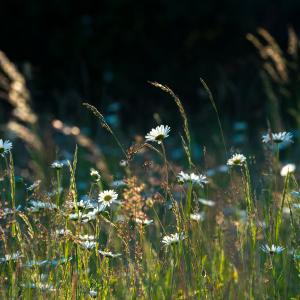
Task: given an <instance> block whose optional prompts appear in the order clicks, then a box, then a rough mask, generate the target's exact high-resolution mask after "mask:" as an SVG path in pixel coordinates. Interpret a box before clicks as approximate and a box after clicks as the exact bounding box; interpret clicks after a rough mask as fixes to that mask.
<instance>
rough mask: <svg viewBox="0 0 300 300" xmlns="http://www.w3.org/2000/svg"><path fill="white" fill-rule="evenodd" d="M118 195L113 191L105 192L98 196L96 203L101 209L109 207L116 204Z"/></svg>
mask: <svg viewBox="0 0 300 300" xmlns="http://www.w3.org/2000/svg"><path fill="white" fill-rule="evenodd" d="M117 199H118V194H117V193H116V192H115V191H114V190H106V191H103V192H101V193H100V194H99V196H98V202H99V204H100V207H101V208H106V207H109V206H110V205H111V204H112V203H114V202H116V200H117Z"/></svg>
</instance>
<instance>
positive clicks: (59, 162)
mask: <svg viewBox="0 0 300 300" xmlns="http://www.w3.org/2000/svg"><path fill="white" fill-rule="evenodd" d="M67 164H68V161H67V160H55V161H54V162H53V163H52V164H51V165H50V167H51V168H52V169H56V170H60V169H62V168H63V166H66V165H67Z"/></svg>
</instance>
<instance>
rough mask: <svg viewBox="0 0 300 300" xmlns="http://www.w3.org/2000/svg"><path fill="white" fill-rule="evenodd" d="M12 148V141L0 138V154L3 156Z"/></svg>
mask: <svg viewBox="0 0 300 300" xmlns="http://www.w3.org/2000/svg"><path fill="white" fill-rule="evenodd" d="M11 149H12V142H10V141H9V140H6V141H3V140H2V139H0V155H2V156H3V157H4V155H5V154H6V153H8V152H9V151H10V150H11Z"/></svg>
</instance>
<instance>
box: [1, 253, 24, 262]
mask: <svg viewBox="0 0 300 300" xmlns="http://www.w3.org/2000/svg"><path fill="white" fill-rule="evenodd" d="M22 257H23V255H22V254H21V253H20V252H19V251H17V252H16V253H12V254H5V255H4V257H1V258H0V263H5V262H8V261H11V260H13V261H16V260H19V259H20V258H22Z"/></svg>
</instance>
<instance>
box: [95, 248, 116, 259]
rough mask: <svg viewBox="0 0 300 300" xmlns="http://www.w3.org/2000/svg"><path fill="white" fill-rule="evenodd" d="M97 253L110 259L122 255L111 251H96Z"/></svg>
mask: <svg viewBox="0 0 300 300" xmlns="http://www.w3.org/2000/svg"><path fill="white" fill-rule="evenodd" d="M98 252H99V254H101V255H102V256H107V257H111V258H115V257H119V256H121V255H122V254H121V253H112V252H111V251H109V252H107V251H101V250H98Z"/></svg>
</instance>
